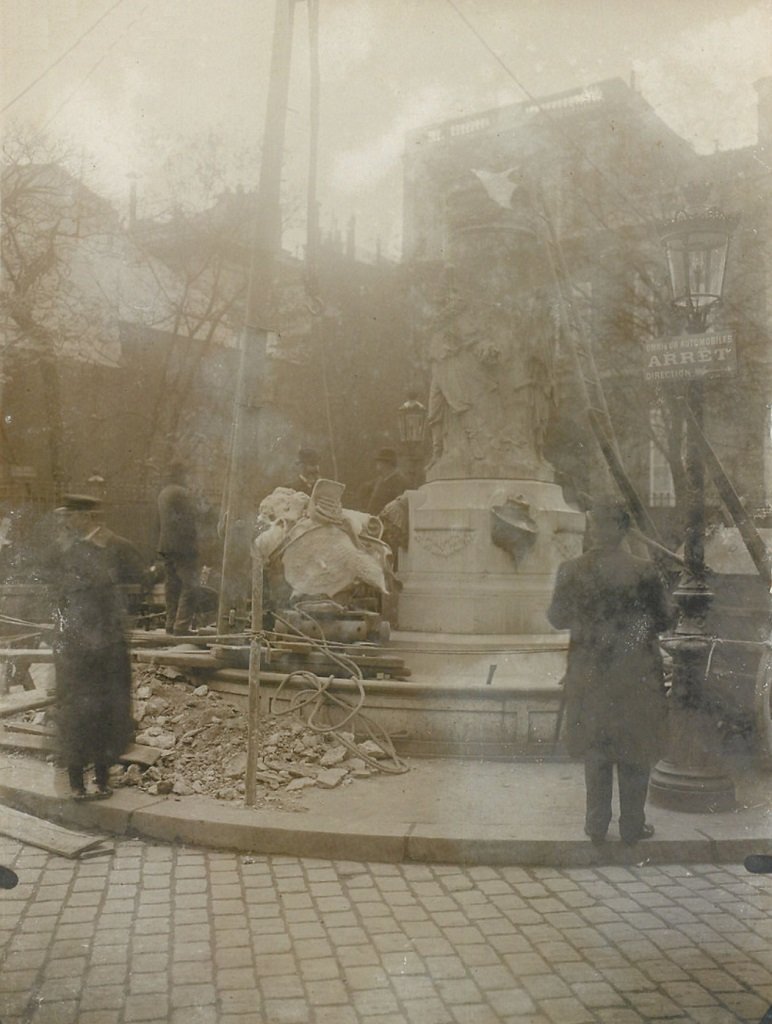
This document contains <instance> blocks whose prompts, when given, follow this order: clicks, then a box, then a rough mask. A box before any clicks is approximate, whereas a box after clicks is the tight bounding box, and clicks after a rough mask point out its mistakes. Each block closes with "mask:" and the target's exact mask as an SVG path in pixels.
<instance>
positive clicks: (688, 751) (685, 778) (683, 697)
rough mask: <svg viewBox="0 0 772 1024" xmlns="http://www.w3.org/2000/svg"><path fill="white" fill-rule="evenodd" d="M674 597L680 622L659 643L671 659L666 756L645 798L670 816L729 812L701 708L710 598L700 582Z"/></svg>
mask: <svg viewBox="0 0 772 1024" xmlns="http://www.w3.org/2000/svg"><path fill="white" fill-rule="evenodd" d="M675 596H676V600H678V601H679V603H680V605H681V622H680V623H679V626H678V628H677V630H676V633H675V635H674V636H672V637H669V638H668V639H666V640H664V641H663V646H664V647H665V648H666V649H667V650H669V651H670V653H671V654H672V658H673V686H672V690H671V693H670V710H669V712H668V748H667V749H668V752H667V754H666V755H665V757H664V758H663V759H662V760H661V761H660V762H659V764H657V765H656V767H655V768H654V770H653V771H652V773H651V778H650V780H649V797H650V799H651V802H652V803H653V804H656V805H657V806H659V807H667V808H669V809H670V810H673V811H690V812H693V813H697V814H704V813H710V812H713V811H729V810H732V808H733V807H734V806H735V792H734V783H733V782H732V780H731V779H730V778H729V776H728V775H726V774H725V772H724V771H723V768H722V767H721V750H720V745H721V739H720V735H719V733H718V729H717V726H716V721H715V716H714V715H713V714H712V713H711V711H710V710H709V709H708V708H706V707H705V704H704V684H705V677H706V674H707V670H708V665H709V654H710V647H711V638H710V637H708V636H705V635H704V634H703V635H700V632H699V630H700V629H701V627H702V626H703V624H704V613H705V610H706V606H707V604H708V603H709V601H710V598H711V596H712V595H711V594H710V591H709V590H708V588H707V587H706V586H705V585H704V583H702V582H701V581H695V580H689V579H687V580H686V581H682V584H681V586H680V587H679V589H678V590H677V591H676V594H675ZM695 612H697V614H695Z"/></svg>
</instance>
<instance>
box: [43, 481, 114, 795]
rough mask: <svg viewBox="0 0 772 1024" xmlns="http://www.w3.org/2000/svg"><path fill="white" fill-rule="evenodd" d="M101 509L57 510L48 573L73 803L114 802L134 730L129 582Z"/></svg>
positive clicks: (77, 499) (72, 504)
mask: <svg viewBox="0 0 772 1024" xmlns="http://www.w3.org/2000/svg"><path fill="white" fill-rule="evenodd" d="M100 506H101V502H100V501H99V500H98V499H97V498H93V497H90V496H88V495H79V494H70V495H65V497H64V499H63V501H62V504H61V506H60V507H59V508H57V509H56V512H55V515H56V541H55V544H54V547H53V549H52V551H51V552H50V554H49V557H48V559H47V561H46V565H45V570H44V579H45V580H46V581H47V582H48V583H49V586H50V591H51V596H52V598H53V604H54V609H55V614H54V638H53V643H52V648H53V655H54V668H55V670H56V715H57V727H58V741H59V756H60V759H61V761H62V762H63V764H64V766H65V767H66V768H67V772H68V775H69V782H70V788H71V789H72V793H73V796H74V798H75V799H84V798H85V797H86V796H87V795H91V796H93V797H109V796H110V794H111V790H110V787H109V786H108V772H109V768H110V765H111V764H114V763H115V762H116V761H117V760H118V758H119V757H120V756H121V754H122V753H123V752H124V751H125V750H126V748H127V746H128V745H129V743H130V742H131V739H132V735H133V731H134V723H133V721H132V717H131V666H130V663H129V654H128V648H127V645H126V640H125V637H124V628H125V624H126V622H125V604H124V601H123V597H122V594H121V592H120V584H121V583H123V582H124V580H123V579H122V576H121V573H122V570H121V565H120V562H119V560H118V556H117V554H116V548H115V546H114V545H111V544H109V543H107V542H106V541H105V540H104V539H103V538H101V537H100V524H99V522H98V520H96V519H95V513H96V512H98V510H99V508H100ZM89 764H93V766H94V781H95V783H96V791H95V792H93V793H91V794H88V793H87V790H86V784H85V781H84V772H85V769H86V767H87V766H88V765H89Z"/></svg>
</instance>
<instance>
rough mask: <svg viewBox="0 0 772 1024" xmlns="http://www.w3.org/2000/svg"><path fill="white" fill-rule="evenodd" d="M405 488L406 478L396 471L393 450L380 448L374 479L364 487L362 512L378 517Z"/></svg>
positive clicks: (395, 456)
mask: <svg viewBox="0 0 772 1024" xmlns="http://www.w3.org/2000/svg"><path fill="white" fill-rule="evenodd" d="M407 487H408V483H407V480H406V478H405V477H404V476H403V475H402V473H400V471H399V469H397V453H396V452H395V451H394V449H393V448H381V449H380V450H379V451H378V452H377V453H376V456H375V477H374V478H373V479H372V480H370V481H368V482H367V483H366V484H365V486H364V495H365V500H364V511H365V512H369V513H370V515H371V516H377V515H380V514H381V511H382V510H383V509H384V508H385V507H386V506H387V505H388V504H389V502H391V501H394V499H395V498H398V497H399V496H400V494H404V493H405V491H406V490H407Z"/></svg>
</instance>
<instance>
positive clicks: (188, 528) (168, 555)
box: [158, 462, 199, 635]
mask: <svg viewBox="0 0 772 1024" xmlns="http://www.w3.org/2000/svg"><path fill="white" fill-rule="evenodd" d="M158 515H159V519H160V527H161V530H160V537H159V540H158V553H159V554H160V555H161V558H162V559H163V562H164V568H165V571H166V585H165V598H166V632H167V633H173V634H175V635H181V634H184V633H189V632H190V630H191V628H192V625H193V616H194V615H195V613H196V600H197V593H198V585H199V564H198V530H197V526H196V519H197V514H196V507H195V503H194V501H193V497H192V496H191V493H190V491H189V490H188V488H187V486H186V472H185V467H184V466H183V465H182V463H180V462H173V463H172V464H171V466H169V470H168V472H167V475H166V484H165V486H164V487H163V488H162V489H161V492H160V494H159V495H158Z"/></svg>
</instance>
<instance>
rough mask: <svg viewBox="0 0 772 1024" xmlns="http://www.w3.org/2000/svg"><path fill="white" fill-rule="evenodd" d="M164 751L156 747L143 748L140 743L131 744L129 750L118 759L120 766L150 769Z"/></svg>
mask: <svg viewBox="0 0 772 1024" xmlns="http://www.w3.org/2000/svg"><path fill="white" fill-rule="evenodd" d="M163 753H164V751H163V750H160V749H159V748H158V747H145V746H143V745H142V744H141V743H132V745H131V746H130V747H129V749H128V750H127V751H126V752H125V753H124V754H121V756H120V757H119V758H118V760H119V761H120V763H121V764H141V765H145V766H146V767H148V768H149V767H150V765H153V764H155V763H156V761H157V760H158V758H159V757H160V756H161V754H163Z"/></svg>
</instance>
